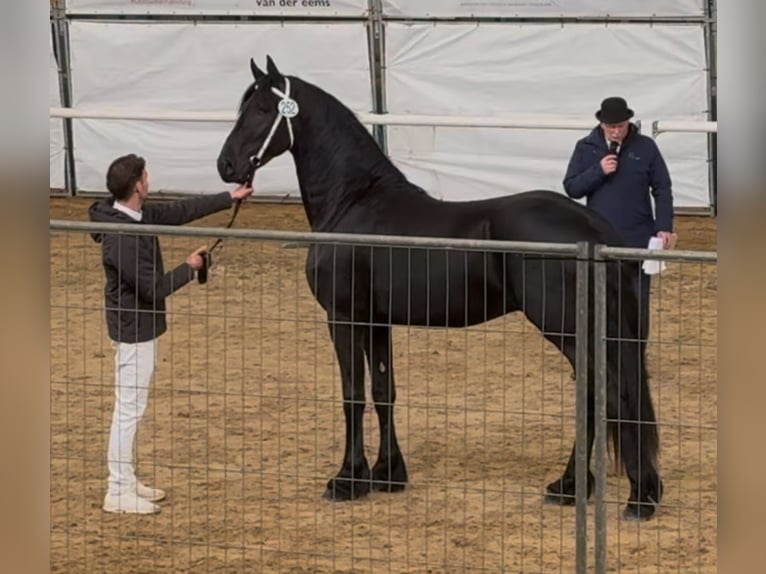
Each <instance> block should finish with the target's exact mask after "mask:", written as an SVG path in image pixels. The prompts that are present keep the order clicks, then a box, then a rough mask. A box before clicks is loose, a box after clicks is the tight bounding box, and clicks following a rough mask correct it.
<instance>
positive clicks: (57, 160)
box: [48, 34, 66, 189]
mask: <svg viewBox="0 0 766 574" xmlns="http://www.w3.org/2000/svg"><path fill="white" fill-rule="evenodd" d="M48 42H49V45H48V105H50V106H51V107H60V106H61V86H60V84H59V73H58V70H59V69H58V64H57V62H56V56H55V54H54V53H53V38H52V37H51V35H50V34H48ZM48 124H49V141H50V187H51V189H64V188H65V187H66V178H65V176H64V162H65V160H66V154H65V146H64V121H63V120H62V119H60V118H50V119H49V120H48Z"/></svg>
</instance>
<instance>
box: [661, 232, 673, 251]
mask: <svg viewBox="0 0 766 574" xmlns="http://www.w3.org/2000/svg"><path fill="white" fill-rule="evenodd" d="M657 237H659V238H660V239H662V248H663V249H675V247H676V241H678V235H676V234H675V233H673V232H671V231H658V232H657Z"/></svg>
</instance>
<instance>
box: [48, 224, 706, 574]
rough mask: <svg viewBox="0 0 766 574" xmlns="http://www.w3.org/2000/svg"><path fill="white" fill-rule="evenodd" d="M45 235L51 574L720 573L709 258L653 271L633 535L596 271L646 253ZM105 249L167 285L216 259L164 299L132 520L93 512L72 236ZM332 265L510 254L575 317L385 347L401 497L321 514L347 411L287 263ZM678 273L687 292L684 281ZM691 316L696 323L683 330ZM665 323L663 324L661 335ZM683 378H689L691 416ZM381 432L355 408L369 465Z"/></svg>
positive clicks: (89, 412) (102, 449)
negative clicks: (571, 306)
mask: <svg viewBox="0 0 766 574" xmlns="http://www.w3.org/2000/svg"><path fill="white" fill-rule="evenodd" d="M50 230H51V340H52V348H51V437H52V441H51V442H52V449H51V485H52V489H51V523H52V531H51V551H52V555H51V565H52V571H54V572H56V571H66V572H80V571H83V572H85V571H87V572H95V571H112V570H114V571H119V572H133V571H142V572H145V571H169V570H173V571H185V572H217V571H226V572H230V571H246V572H276V571H280V572H281V571H285V572H379V571H380V572H383V571H385V572H458V571H459V572H473V571H481V572H532V571H535V572H554V571H561V572H590V571H594V568H595V571H596V572H606V571H620V572H633V571H639V570H640V571H641V572H647V571H655V570H653V569H655V568H656V570H657V571H662V572H668V571H683V572H687V571H695V572H705V571H712V570H713V569H714V568H715V554H714V553H712V554H711V553H710V549H709V548H708V547H707V543H708V542H709V541H710V540H709V538H710V537H711V536H714V535H715V520H716V511H715V507H714V505H715V488H712V489H711V488H709V485H707V487H706V485H705V484H703V483H704V481H705V480H714V477H715V472H716V464H715V460H716V459H715V453H714V446H715V431H716V427H715V420H714V419H715V417H714V413H713V414H711V408H710V405H709V404H707V402H708V401H713V403H714V399H715V397H714V392H715V365H714V364H711V361H714V359H715V357H714V353H715V342H714V340H713V339H714V337H715V268H714V265H711V264H714V263H715V262H716V260H717V257H716V255H715V254H714V253H698V252H667V253H661V254H653V257H655V258H662V259H664V260H666V261H667V262H668V266H669V268H668V269H667V270H666V271H665V272H663V274H662V275H660V276H656V277H657V279H656V280H655V287H654V289H655V294H654V295H653V297H655V299H653V300H657V301H658V303H657V307H656V313H659V315H660V319H661V320H660V321H657V320H656V317H654V315H653V330H652V334H651V337H650V341H649V346H648V354H649V355H650V356H651V357H652V359H651V360H650V365H651V370H652V384H653V387H654V389H653V393H655V394H654V400H655V408H656V410H657V412H658V421H659V426H660V427H661V429H662V433H661V437H662V440H663V447H667V448H670V449H671V452H670V453H668V452H667V448H666V450H665V453H666V454H664V455H663V456H664V458H662V459H661V460H662V464H663V465H665V466H666V468H665V469H664V470H663V477H664V484H665V498H664V499H663V505H662V507H661V510H660V511H659V512H658V514H657V515H656V516H655V517H654V518H652V520H650V521H648V522H636V523H633V522H624V521H622V520H621V518H620V517H619V516H618V515H617V514H616V513H617V511H620V510H621V509H622V507H623V506H624V505H625V502H626V499H627V492H626V491H625V486H624V484H625V483H624V480H625V479H624V477H620V476H616V475H610V474H609V473H608V462H609V458H608V452H607V448H606V430H605V429H606V423H607V422H619V421H618V420H617V419H615V418H610V419H607V416H606V414H607V410H606V393H607V380H606V379H607V368H606V348H607V344H608V342H609V341H610V340H612V339H610V338H609V337H607V334H608V333H607V322H606V309H607V297H608V295H607V291H606V281H607V275H606V269H605V265H603V264H600V263H599V262H603V261H607V260H616V259H630V258H643V257H645V256H646V255H647V253H648V252H645V251H643V250H620V249H616V248H603V247H598V248H596V250H595V252H591V251H589V249H588V246H587V245H585V244H572V245H568V244H563V245H557V244H541V243H513V242H510V243H506V242H491V241H465V240H464V241H460V240H450V239H440V238H411V237H410V238H403V237H384V236H360V235H339V234H317V233H298V232H281V231H263V230H258V231H256V230H233V229H219V228H189V227H166V226H152V225H142V226H130V225H125V226H114V225H106V224H95V223H85V222H75V221H59V220H55V221H51V223H50ZM107 230H112V231H115V232H129V233H131V234H154V233H156V234H158V235H160V236H161V242H162V248H163V250H164V259H165V262H166V267H168V268H170V267H172V266H173V265H174V264H175V262H180V261H183V260H184V259H185V257H186V255H187V254H188V253H190V252H191V251H192V250H194V249H195V248H197V247H198V246H199V245H200V244H204V243H209V242H211V241H212V240H213V239H215V238H219V237H223V238H224V243H223V245H224V247H223V251H222V252H221V253H220V254H219V255H216V261H215V262H214V267H213V269H212V271H211V276H210V279H209V281H208V283H207V284H206V285H195V284H191V285H189V286H187V287H185V288H183V289H182V290H179V291H178V292H176V293H175V294H173V295H172V296H171V298H170V299H169V303H168V305H169V311H168V323H169V329H168V333H167V334H165V335H164V336H163V337H162V340H161V342H160V354H161V358H160V362H159V365H160V366H159V369H158V371H157V374H156V379H155V382H154V388H153V389H152V395H151V399H150V402H149V408H148V410H147V414H146V420H145V421H144V422H143V423H142V426H141V427H140V428H139V431H138V437H139V438H138V440H137V446H136V449H137V457H136V458H137V468H138V472H139V475H140V476H143V477H144V479H145V481H147V482H151V483H152V484H156V485H157V486H161V487H165V488H166V489H167V491H168V499H167V500H166V501H165V502H163V503H161V504H162V506H163V509H162V512H161V513H160V514H157V515H151V516H136V515H123V516H119V515H111V514H106V513H103V512H102V510H101V503H102V501H103V496H104V493H105V487H106V481H105V477H106V474H107V472H106V468H107V467H106V441H107V438H108V433H109V425H110V420H111V409H112V403H113V397H114V382H113V381H114V374H113V369H114V359H113V356H114V355H113V351H112V349H111V348H110V347H109V345H110V342H109V339H108V336H107V334H106V330H105V329H106V328H105V325H104V318H103V315H104V303H103V281H104V279H103V270H102V267H101V260H100V248H99V246H98V245H97V244H96V243H94V242H93V240H92V237H91V235H90V234H91V233H94V232H104V231H107ZM351 245H353V246H356V247H359V248H365V249H372V248H375V249H380V250H382V251H381V252H382V253H386V252H389V253H390V252H391V250H404V251H406V252H408V253H411V254H414V255H417V256H421V255H427V256H428V257H434V258H438V257H445V258H446V257H452V258H453V259H450V260H458V259H459V257H468V254H470V253H473V254H479V255H480V256H484V257H486V256H487V255H486V254H489V253H500V254H513V255H514V256H515V257H518V258H520V259H522V260H523V261H524V263H525V265H524V266H523V267H522V269H524V270H526V269H527V267H526V265H527V262H528V264H529V265H530V266H531V267H530V269H532V268H535V267H534V266H535V265H538V264H539V259H540V257H541V256H544V257H548V258H550V261H549V262H547V263H546V265H553V266H558V268H560V269H562V270H564V269H567V270H568V272H569V275H567V274H566V273H564V272H563V271H562V276H567V277H571V276H572V274H571V272H572V271H574V277H575V278H576V281H575V283H574V284H571V285H570V287H569V288H568V289H567V290H566V291H565V294H566V296H567V297H569V296H571V297H576V309H577V316H576V328H575V329H574V330H567V329H562V330H561V331H560V332H557V331H555V330H548V329H546V332H545V333H541V331H540V330H539V329H537V328H535V327H534V325H532V324H531V323H530V322H529V321H528V320H527V319H526V318H525V317H524V316H523V315H522V314H521V313H513V314H509V315H505V316H502V317H498V318H496V319H493V320H490V321H487V322H484V323H481V324H478V325H474V326H471V327H466V328H460V329H452V328H448V329H442V328H433V327H431V328H423V327H415V326H412V325H401V326H395V327H394V331H393V332H394V335H393V342H392V343H391V346H392V347H391V350H390V353H391V360H392V364H391V366H390V368H389V370H390V371H391V372H392V373H393V370H395V371H396V386H397V398H396V406H395V410H396V414H395V420H396V425H397V427H398V433H399V440H400V444H401V448H402V451H403V453H404V459H405V460H406V463H407V465H408V472H409V484H408V486H407V488H406V489H405V490H404V492H394V493H386V492H372V493H371V494H370V495H368V496H366V497H363V498H361V499H360V500H357V501H353V502H341V503H331V502H328V501H326V500H324V499H323V498H322V494H323V492H324V490H325V486H326V484H327V481H328V479H330V478H331V477H332V476H333V475H334V474H335V473H336V472H337V470H338V468H339V466H340V461H341V458H342V455H343V446H344V439H345V430H344V420H343V414H342V412H343V405H344V400H343V398H342V397H341V396H340V391H341V384H340V380H341V376H340V373H339V372H338V364H337V361H336V358H335V351H334V349H333V346H332V342H331V339H330V337H329V333H328V328H327V319H326V317H325V315H324V313H323V311H322V309H321V308H320V307H319V305H318V304H317V303H316V301H315V300H314V299H313V297H312V294H311V292H310V290H309V287H308V284H307V281H306V278H307V273H306V268H305V258H306V251H305V249H304V248H306V247H309V246H325V247H326V248H328V249H331V250H336V249H343V248H347V247H348V246H351ZM456 257H457V259H456ZM682 262H684V263H683V265H687V264H688V265H691V266H693V267H694V268H696V269H697V271H692V272H684V271H683V269H684V267H683V265H682ZM525 272H526V271H525ZM309 275H310V274H309ZM590 283H592V284H593V286H594V287H593V290H592V291H591V290H589V289H588V288H587V286H588V285H589V284H590ZM591 297H592V299H591ZM692 297H693V298H694V301H696V302H697V303H698V305H697V313H696V318H695V314H694V309H692V310H689V309H688V307H689V306H688V303H689V302H691V301H692ZM711 300H712V302H711ZM590 305H593V306H594V308H595V311H596V312H595V315H594V317H593V320H594V322H593V323H592V327H591V322H590V319H591V317H590V314H589V306H590ZM706 313H707V314H706ZM667 317H671V319H673V318H675V322H673V321H671V326H670V327H667V325H666V324H665V323H663V321H662V319H666V318H667ZM689 325H692V326H691V327H689ZM695 326H696V328H697V331H696V337H695V336H694V335H695V332H694V327H695ZM591 329H593V330H592V331H591ZM674 329H675V331H673V330H674ZM671 331H672V332H671ZM572 336H574V338H575V345H576V361H575V365H574V366H575V367H576V368H575V369H574V371H575V372H576V381H575V382H572V380H571V378H572V377H573V368H572V367H573V365H571V364H569V362H568V361H567V360H566V358H564V356H563V355H562V353H561V352H559V350H558V349H557V348H556V346H555V345H554V344H552V341H553V340H556V339H557V338H559V339H562V340H563V339H564V338H566V337H572ZM590 340H593V341H595V345H594V347H593V348H594V353H595V354H594V355H592V356H591V355H589V347H588V345H589V341H590ZM673 351H675V354H674V353H673ZM692 354H693V355H694V358H696V360H697V363H696V368H695V367H694V365H690V363H689V361H690V359H689V356H691V355H692ZM668 356H670V357H669V358H668ZM591 361H595V362H594V363H593V364H590V362H591ZM376 366H377V365H376V364H374V363H370V364H369V365H368V366H367V369H368V370H367V373H366V375H367V377H369V378H372V377H375V376H377V374H376V373H375V370H376ZM594 367H595V379H594V380H595V406H594V408H595V416H596V422H597V424H596V425H595V450H594V453H593V464H594V469H595V475H596V482H595V491H594V493H593V499H592V502H593V507H592V508H591V507H590V502H589V501H588V498H587V490H586V488H587V487H586V482H587V473H588V469H587V468H586V466H587V452H586V448H585V446H584V445H585V444H586V437H587V432H588V428H587V421H586V410H587V409H588V387H587V383H588V375H587V373H588V371H589V370H593V368H594ZM689 370H691V371H692V375H694V373H696V375H697V376H698V377H699V385H698V389H697V390H698V394H693V398H692V399H689V398H688V397H687V396H686V395H687V394H688V393H689V389H692V391H693V390H694V388H695V387H694V385H693V384H692V382H690V377H692V375H690V374H689V372H688V371H689ZM392 376H393V375H392ZM368 391H369V392H370V393H372V394H373V395H374V393H375V390H374V389H368ZM366 392H367V391H366ZM710 393H712V395H711V394H710ZM668 397H670V398H668ZM373 398H375V397H374V396H373ZM378 403H381V401H380V397H378ZM692 408H696V409H697V412H696V413H694V412H692ZM713 410H714V409H713ZM377 424H378V419H377V417H376V413H375V411H373V410H372V409H370V408H367V409H366V410H365V414H364V427H363V433H364V445H365V449H366V452H367V453H369V454H368V456H370V457H373V458H374V456H375V453H376V451H377V449H378V445H379V439H380V438H381V437H380V431H379V429H378V428H377ZM695 433H696V434H695ZM575 440H576V443H577V445H578V448H577V449H576V459H575V460H576V476H577V483H576V493H575V496H574V500H573V507H574V508H569V507H567V506H560V505H552V504H546V502H545V496H544V494H545V485H546V484H548V483H549V482H551V481H553V480H555V479H556V478H558V477H559V476H560V474H561V471H562V469H563V468H564V465H565V464H566V460H567V457H568V456H569V454H570V452H571V451H572V442H573V441H575ZM695 441H696V442H695ZM695 447H696V449H695ZM693 455H696V456H697V461H696V462H694V461H693V460H692V459H691V458H690V457H692V456H693ZM373 458H371V459H370V463H371V464H372V463H373V462H374V460H373ZM668 458H669V459H670V460H669V461H668ZM705 465H709V467H706V466H705ZM695 484H696V485H697V489H696V491H695V490H693V489H690V485H695ZM713 486H714V485H713ZM611 508H614V509H615V513H614V515H613V513H611V512H610V509H611ZM692 527H694V528H692ZM592 533H595V534H592ZM712 545H713V547H714V546H715V541H714V540H713V541H712ZM706 548H707V553H706V551H705V549H706Z"/></svg>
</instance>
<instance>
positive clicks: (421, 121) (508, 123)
mask: <svg viewBox="0 0 766 574" xmlns="http://www.w3.org/2000/svg"><path fill="white" fill-rule="evenodd" d="M355 114H356V116H357V118H358V119H359V121H360V122H362V123H363V124H370V125H381V126H383V125H388V126H439V127H473V128H482V127H484V128H511V129H531V130H585V129H591V128H592V127H593V126H594V125H595V123H596V122H595V120H593V119H589V118H582V119H571V118H541V117H537V118H535V117H529V116H517V117H502V116H499V117H496V116H444V115H422V114H374V113H370V112H355ZM49 115H50V117H52V118H74V119H102V120H149V121H170V122H213V123H234V121H235V120H236V119H237V115H236V113H235V112H179V111H162V110H128V109H116V108H99V109H90V110H88V109H78V108H61V107H59V108H56V107H53V108H49ZM653 125H656V126H657V128H658V129H659V130H660V131H687V132H693V131H699V132H707V131H711V130H712V131H715V129H716V128H715V122H670V121H664V120H659V121H658V122H655V123H654V124H653Z"/></svg>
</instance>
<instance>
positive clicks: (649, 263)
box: [643, 237, 666, 275]
mask: <svg viewBox="0 0 766 574" xmlns="http://www.w3.org/2000/svg"><path fill="white" fill-rule="evenodd" d="M647 249H663V241H662V238H661V237H652V238H650V239H649V245H648V247H647ZM665 267H666V265H665V262H664V261H660V260H657V259H646V260H644V265H643V268H644V273H646V274H647V275H656V274H657V273H660V272H662V271H664V270H665Z"/></svg>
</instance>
